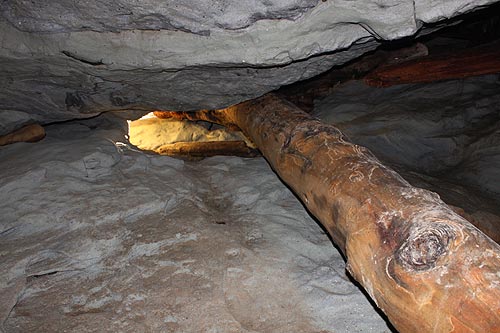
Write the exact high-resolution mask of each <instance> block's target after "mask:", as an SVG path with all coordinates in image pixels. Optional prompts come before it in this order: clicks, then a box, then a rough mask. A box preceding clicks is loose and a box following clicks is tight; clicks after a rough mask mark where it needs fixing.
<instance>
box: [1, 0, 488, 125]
mask: <svg viewBox="0 0 500 333" xmlns="http://www.w3.org/2000/svg"><path fill="white" fill-rule="evenodd" d="M493 2H495V1H492V0H480V1H464V0H459V1H446V2H445V1H394V0H391V1H369V2H367V1H360V0H356V1H347V0H343V1H331V0H327V1H310V0H295V1H282V0H276V1H257V0H255V1H251V2H245V3H244V4H240V3H239V2H236V1H201V2H193V1H188V0H185V1H182V2H180V1H175V2H173V1H172V2H164V1H158V0H149V1H145V2H141V4H138V3H136V2H133V1H128V0H114V1H108V2H106V4H102V3H100V2H96V1H84V2H78V3H77V2H75V1H62V0H61V1H51V2H50V3H32V2H28V1H13V2H10V3H9V4H8V5H7V3H4V4H3V5H2V7H0V8H1V11H2V13H1V14H2V18H1V19H0V25H1V28H0V35H1V37H2V38H1V43H2V48H1V49H0V61H1V64H0V71H1V72H2V76H3V77H4V80H3V82H2V83H1V86H2V89H1V91H2V92H1V93H0V111H1V112H2V114H5V113H6V112H10V111H16V112H17V113H16V117H17V118H16V119H19V113H21V114H23V117H21V118H29V119H30V120H31V121H36V122H41V123H48V122H53V121H59V120H67V119H73V118H80V117H88V116H91V115H95V114H98V113H100V112H104V111H110V110H126V109H135V110H145V111H147V110H154V109H172V110H194V109H200V108H220V107H226V106H228V105H231V104H235V103H238V102H240V101H243V100H247V99H251V98H255V97H258V96H260V95H262V94H264V93H266V92H268V91H271V90H274V89H276V88H279V87H280V86H282V85H286V84H290V83H293V82H296V81H299V80H303V79H307V78H309V77H312V76H314V75H317V74H319V73H321V72H323V71H325V70H327V69H329V68H331V67H332V66H335V65H340V64H342V63H345V62H347V61H349V60H351V59H353V58H355V57H357V56H359V55H361V54H363V53H365V52H367V51H369V50H372V49H374V48H375V47H377V45H379V42H380V41H382V40H393V39H399V38H403V37H407V36H412V35H414V34H416V33H417V32H418V31H419V29H421V27H422V26H423V25H424V24H425V23H434V22H436V21H439V20H442V19H445V18H450V17H454V16H456V15H459V14H463V13H466V12H469V11H472V10H474V9H475V8H479V7H482V6H487V5H489V4H491V3H493ZM124 13H125V14H127V13H128V14H130V15H125V14H124ZM172 22H174V23H172ZM5 118H8V116H7V117H6V116H3V117H2V119H5ZM6 127H8V126H7V125H6Z"/></svg>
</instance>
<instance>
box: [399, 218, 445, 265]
mask: <svg viewBox="0 0 500 333" xmlns="http://www.w3.org/2000/svg"><path fill="white" fill-rule="evenodd" d="M454 239H455V233H454V230H453V227H452V226H450V225H448V224H445V223H432V224H429V225H420V226H416V227H414V228H412V230H411V231H410V234H409V236H408V238H407V239H406V241H405V242H404V243H403V245H401V247H400V248H399V250H398V251H397V254H396V259H397V261H398V262H399V263H400V264H401V265H402V266H403V267H405V268H406V269H408V270H413V271H425V270H429V269H432V268H434V267H435V264H436V261H437V260H438V259H439V258H440V257H441V256H443V255H444V254H445V253H447V252H448V245H449V244H450V243H451V241H453V240H454Z"/></svg>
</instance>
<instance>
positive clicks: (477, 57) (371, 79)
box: [365, 42, 500, 87]
mask: <svg viewBox="0 0 500 333" xmlns="http://www.w3.org/2000/svg"><path fill="white" fill-rule="evenodd" d="M494 73H500V43H498V42H497V43H494V44H488V45H485V46H481V47H477V48H473V49H469V50H465V51H461V52H458V53H453V54H441V55H436V56H427V57H424V58H419V59H416V60H412V61H408V62H405V63H402V64H396V65H390V66H383V67H380V68H378V69H376V70H375V71H373V72H372V73H370V74H369V75H367V76H366V77H365V82H366V84H368V85H370V86H375V87H388V86H392V85H396V84H405V83H419V82H432V81H438V80H449V79H461V78H465V77H469V76H477V75H484V74H494Z"/></svg>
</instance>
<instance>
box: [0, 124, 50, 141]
mask: <svg viewBox="0 0 500 333" xmlns="http://www.w3.org/2000/svg"><path fill="white" fill-rule="evenodd" d="M44 137H45V130H44V129H43V127H42V126H40V125H38V124H32V125H26V126H24V127H21V128H20V129H18V130H15V131H13V132H11V133H9V134H6V135H2V136H0V146H5V145H9V144H11V143H16V142H37V141H40V140H42V139H43V138H44Z"/></svg>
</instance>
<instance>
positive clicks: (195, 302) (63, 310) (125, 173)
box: [0, 124, 389, 333]
mask: <svg viewBox="0 0 500 333" xmlns="http://www.w3.org/2000/svg"><path fill="white" fill-rule="evenodd" d="M89 126H90V125H89ZM90 127H91V128H93V126H90ZM91 128H89V127H88V126H85V125H82V124H65V125H58V126H56V125H54V126H51V127H49V128H47V130H48V136H47V138H46V139H44V140H43V141H42V142H40V143H37V144H14V145H11V146H7V147H2V148H0V170H2V171H1V172H2V174H1V178H0V272H1V275H0V323H1V327H2V330H3V331H4V332H287V333H289V332H296V333H300V332H308V333H309V332H311V333H314V332H316V333H320V332H322V333H326V332H389V329H388V328H387V325H386V323H385V321H384V320H383V319H382V318H381V317H380V315H379V314H378V313H377V312H376V311H375V309H374V308H373V306H372V305H371V304H370V303H369V301H368V300H367V298H366V297H365V296H364V295H363V294H362V292H361V291H360V290H359V289H358V288H357V287H356V286H355V285H354V284H353V283H352V282H351V281H350V280H349V278H348V277H346V274H345V270H344V261H343V259H342V257H341V256H340V254H339V253H338V251H337V250H336V249H335V248H334V247H333V245H332V243H331V242H330V240H329V239H328V237H327V236H326V235H325V233H324V232H323V231H322V230H321V228H320V227H319V226H318V225H317V224H316V222H315V221H314V220H313V219H312V218H311V217H310V216H309V215H308V213H307V212H306V211H305V209H304V208H303V206H302V205H301V203H300V202H299V201H298V200H297V199H296V198H295V197H294V195H293V194H292V193H291V192H290V191H289V189H288V188H287V187H286V186H284V185H283V183H281V182H280V180H279V179H278V178H277V176H276V175H275V174H274V173H273V172H272V170H271V169H270V168H269V166H268V165H267V163H266V162H265V160H264V159H262V158H257V159H242V158H233V157H215V158H210V159H206V160H203V161H201V162H183V161H180V160H176V159H172V158H169V157H163V156H153V155H147V154H144V153H140V152H136V151H133V150H130V149H127V148H126V147H123V146H116V145H115V144H114V142H116V141H118V140H122V141H124V139H123V135H124V132H123V131H120V130H117V129H110V128H108V129H106V128H97V129H91Z"/></svg>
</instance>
